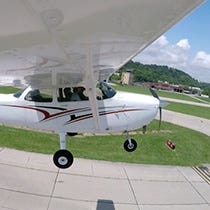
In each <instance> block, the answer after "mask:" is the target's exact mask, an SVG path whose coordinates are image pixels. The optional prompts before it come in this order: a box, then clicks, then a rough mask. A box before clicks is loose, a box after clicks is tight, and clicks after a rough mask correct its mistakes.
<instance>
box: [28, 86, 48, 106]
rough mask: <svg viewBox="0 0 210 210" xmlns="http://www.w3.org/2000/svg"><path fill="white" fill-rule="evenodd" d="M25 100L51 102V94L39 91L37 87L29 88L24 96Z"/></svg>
mask: <svg viewBox="0 0 210 210" xmlns="http://www.w3.org/2000/svg"><path fill="white" fill-rule="evenodd" d="M25 100H27V101H35V102H43V103H47V102H52V94H49V93H48V92H47V91H40V90H39V89H35V90H31V91H30V92H29V93H28V94H27V95H26V96H25Z"/></svg>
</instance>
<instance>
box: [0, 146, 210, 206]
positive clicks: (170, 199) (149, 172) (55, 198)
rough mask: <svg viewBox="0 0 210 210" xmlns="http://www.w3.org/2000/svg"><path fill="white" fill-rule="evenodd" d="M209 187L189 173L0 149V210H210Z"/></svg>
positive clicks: (171, 168)
mask: <svg viewBox="0 0 210 210" xmlns="http://www.w3.org/2000/svg"><path fill="white" fill-rule="evenodd" d="M209 208H210V187H209V185H208V183H207V182H205V181H204V180H203V179H202V178H201V177H200V176H199V175H198V174H197V173H196V172H195V171H194V170H193V169H192V168H191V167H177V166H156V165H141V164H128V163H113V162H105V161H96V160H84V159H76V160H75V162H74V164H73V166H72V168H70V169H66V170H58V169H57V168H55V166H54V165H53V163H52V157H51V155H43V154H36V153H30V152H22V151H17V150H11V149H5V148H1V149H0V210H8V209H10V210H29V209H30V210H58V209H61V210H69V209H74V210H197V209H199V210H209Z"/></svg>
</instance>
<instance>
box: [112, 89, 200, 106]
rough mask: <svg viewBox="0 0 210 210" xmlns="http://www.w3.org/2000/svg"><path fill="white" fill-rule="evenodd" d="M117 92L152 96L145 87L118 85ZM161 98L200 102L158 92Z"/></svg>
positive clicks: (175, 94) (176, 94)
mask: <svg viewBox="0 0 210 210" xmlns="http://www.w3.org/2000/svg"><path fill="white" fill-rule="evenodd" d="M114 88H115V89H116V90H119V91H125V92H133V93H139V94H147V95H151V93H150V91H149V89H147V88H144V87H138V86H132V85H116V86H114ZM156 92H157V94H158V96H159V97H166V98H174V99H180V100H185V101H193V102H199V101H198V100H196V99H194V98H192V97H190V96H188V95H184V94H179V93H174V92H167V91H161V90H160V91H156Z"/></svg>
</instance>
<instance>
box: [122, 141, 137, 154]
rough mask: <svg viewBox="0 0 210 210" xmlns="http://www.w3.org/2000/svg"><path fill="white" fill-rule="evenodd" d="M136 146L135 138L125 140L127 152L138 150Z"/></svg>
mask: <svg viewBox="0 0 210 210" xmlns="http://www.w3.org/2000/svg"><path fill="white" fill-rule="evenodd" d="M136 148H137V142H136V141H135V140H134V139H130V138H129V139H127V140H126V141H125V142H124V149H125V150H126V151H127V152H133V151H135V150H136Z"/></svg>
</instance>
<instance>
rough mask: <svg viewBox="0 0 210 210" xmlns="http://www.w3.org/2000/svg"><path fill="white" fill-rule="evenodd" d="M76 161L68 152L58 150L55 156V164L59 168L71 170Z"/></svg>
mask: <svg viewBox="0 0 210 210" xmlns="http://www.w3.org/2000/svg"><path fill="white" fill-rule="evenodd" d="M73 161H74V157H73V155H72V154H71V152H69V151H68V150H58V151H57V152H56V153H55V154H54V156H53V162H54V164H55V165H56V166H57V167H58V168H62V169H65V168H69V167H70V166H71V165H72V163H73Z"/></svg>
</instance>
